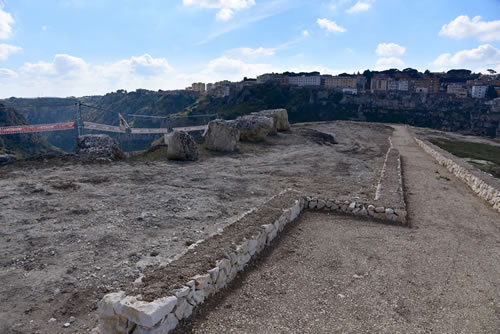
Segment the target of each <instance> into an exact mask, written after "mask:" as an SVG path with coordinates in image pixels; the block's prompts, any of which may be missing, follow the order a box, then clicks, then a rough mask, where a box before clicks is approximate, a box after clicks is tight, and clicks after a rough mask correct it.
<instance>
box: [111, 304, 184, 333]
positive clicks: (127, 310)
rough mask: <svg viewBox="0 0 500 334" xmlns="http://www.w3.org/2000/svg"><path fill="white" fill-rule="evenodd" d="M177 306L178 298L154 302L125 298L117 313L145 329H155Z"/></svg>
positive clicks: (117, 307)
mask: <svg viewBox="0 0 500 334" xmlns="http://www.w3.org/2000/svg"><path fill="white" fill-rule="evenodd" d="M176 305H177V297H174V296H171V297H164V298H160V299H156V300H155V301H152V302H144V301H140V300H137V299H136V298H135V297H125V298H124V299H122V301H121V302H120V304H118V305H117V306H116V313H118V314H119V315H121V316H123V317H125V318H127V319H129V320H130V321H132V322H134V323H136V324H138V325H141V326H143V327H149V328H152V327H154V326H155V325H156V324H157V323H158V322H160V321H161V320H162V319H163V318H164V317H165V316H166V315H167V314H168V313H170V312H172V310H173V309H174V307H175V306H176Z"/></svg>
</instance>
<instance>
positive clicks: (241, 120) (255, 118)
mask: <svg viewBox="0 0 500 334" xmlns="http://www.w3.org/2000/svg"><path fill="white" fill-rule="evenodd" d="M233 125H234V127H235V128H236V129H238V130H239V131H240V140H242V141H251V142H255V141H263V140H265V139H266V137H267V136H268V135H269V134H270V133H273V132H276V131H275V127H274V121H273V119H272V118H270V117H266V116H260V115H246V116H242V117H238V118H237V119H236V120H235V121H234V122H233Z"/></svg>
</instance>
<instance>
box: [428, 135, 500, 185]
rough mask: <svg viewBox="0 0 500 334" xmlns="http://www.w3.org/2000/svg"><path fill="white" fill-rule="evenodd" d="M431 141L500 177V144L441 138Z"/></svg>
mask: <svg viewBox="0 0 500 334" xmlns="http://www.w3.org/2000/svg"><path fill="white" fill-rule="evenodd" d="M430 142H431V143H433V144H434V145H436V146H439V147H440V148H442V149H443V150H446V151H448V152H450V153H451V154H453V155H455V156H457V157H459V158H465V159H468V161H469V163H471V164H473V165H474V166H476V167H478V168H479V169H481V170H483V171H485V172H487V173H490V174H492V175H493V176H495V177H497V178H500V146H495V145H488V144H481V143H471V142H466V141H455V140H448V139H441V138H440V139H431V140H430Z"/></svg>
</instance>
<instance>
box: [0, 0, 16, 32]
mask: <svg viewBox="0 0 500 334" xmlns="http://www.w3.org/2000/svg"><path fill="white" fill-rule="evenodd" d="M14 22H15V21H14V18H13V17H12V15H10V13H7V12H6V11H4V10H3V5H2V3H1V2H0V39H7V38H9V37H10V36H11V35H12V27H11V25H13V24H14Z"/></svg>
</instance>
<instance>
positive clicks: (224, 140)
mask: <svg viewBox="0 0 500 334" xmlns="http://www.w3.org/2000/svg"><path fill="white" fill-rule="evenodd" d="M239 140H240V131H239V130H238V129H237V128H235V127H233V126H231V123H230V122H227V121H224V120H214V121H211V122H210V123H208V129H207V134H206V135H205V145H206V147H207V149H209V150H212V151H220V152H233V151H234V150H235V148H236V143H237V142H238V141H239Z"/></svg>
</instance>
